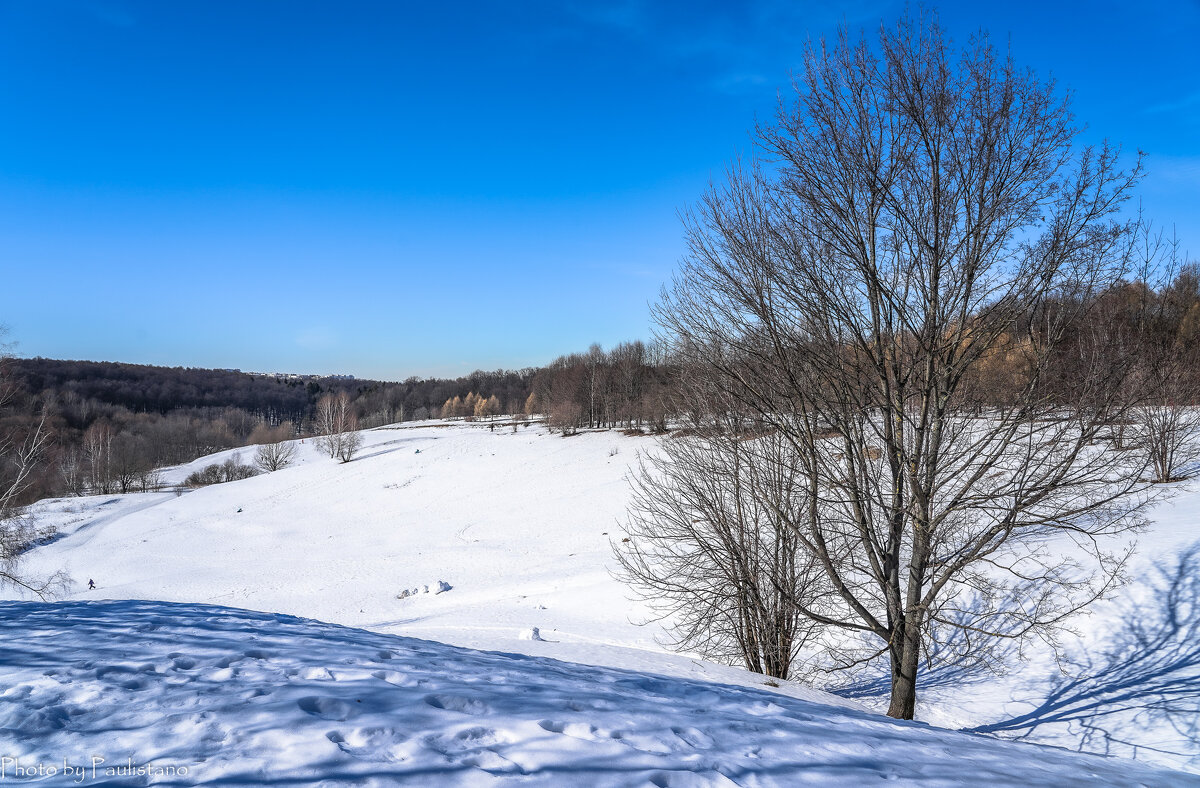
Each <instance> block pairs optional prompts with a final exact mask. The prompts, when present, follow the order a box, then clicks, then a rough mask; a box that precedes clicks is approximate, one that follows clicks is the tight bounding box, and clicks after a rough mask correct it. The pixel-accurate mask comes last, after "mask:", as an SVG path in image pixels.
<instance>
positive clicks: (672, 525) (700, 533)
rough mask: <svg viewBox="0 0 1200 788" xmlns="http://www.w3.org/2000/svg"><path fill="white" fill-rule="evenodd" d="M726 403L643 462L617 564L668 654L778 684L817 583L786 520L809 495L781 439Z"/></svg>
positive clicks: (799, 641) (787, 671)
mask: <svg viewBox="0 0 1200 788" xmlns="http://www.w3.org/2000/svg"><path fill="white" fill-rule="evenodd" d="M692 393H693V394H694V393H696V392H695V391H693V392H692ZM731 405H732V403H728V402H726V403H724V406H722V407H708V408H706V409H705V410H706V411H707V412H708V413H709V414H711V415H710V417H708V418H706V419H704V421H703V423H702V424H699V425H697V426H696V427H693V428H691V429H689V430H685V431H681V433H680V434H679V435H678V436H676V437H670V438H667V439H665V440H664V442H663V444H662V451H661V453H659V454H651V455H650V456H649V457H646V458H643V460H642V462H641V464H640V466H639V469H638V471H637V473H636V474H635V476H634V478H633V482H632V486H633V493H634V495H633V500H634V504H633V508H632V512H631V516H630V519H629V522H628V525H627V527H626V531H627V533H628V539H627V540H624V541H622V542H621V543H619V544H617V545H616V548H617V551H616V552H617V558H618V560H619V561H620V564H621V566H622V569H623V575H624V579H625V580H626V581H627V582H629V583H630V584H631V585H633V586H634V587H635V588H636V589H638V590H639V591H640V592H641V595H642V597H643V598H644V599H645V600H646V601H647V602H649V603H650V605H651V606H652V607H653V608H655V609H657V610H658V611H659V612H660V613H661V614H662V616H663V618H664V620H665V623H666V624H667V625H668V628H669V631H671V632H672V633H673V636H674V645H675V646H677V647H679V648H681V649H684V650H687V651H695V652H698V653H700V654H701V655H703V656H704V657H706V658H708V659H715V660H719V661H722V662H727V663H730V664H736V663H741V664H742V665H744V666H745V667H746V669H747V670H751V671H754V672H756V673H764V674H766V675H768V676H773V677H775V678H781V679H787V678H790V677H791V673H792V665H793V662H794V660H795V659H796V657H797V655H798V654H799V652H800V650H801V649H802V648H803V647H804V646H805V645H807V643H808V640H809V637H810V636H811V635H812V634H813V633H814V631H815V629H816V628H815V627H814V626H813V624H812V622H811V621H810V620H809V619H808V618H807V617H806V616H805V615H804V612H803V607H804V605H805V604H807V605H809V606H811V605H812V604H813V600H814V598H815V597H816V596H817V595H818V593H819V589H820V588H821V587H822V585H821V584H822V581H823V578H822V576H821V573H820V572H819V570H818V569H817V568H816V567H814V566H813V565H812V562H811V560H810V559H809V557H808V556H807V555H806V554H805V553H804V552H803V551H802V550H801V549H800V545H799V542H798V539H799V534H798V531H797V530H796V529H795V528H794V522H793V520H792V519H791V517H790V516H789V513H791V512H797V511H804V510H806V509H807V508H808V505H807V501H806V496H807V495H808V494H809V491H808V489H807V488H806V486H805V485H804V484H803V482H802V480H801V478H800V477H799V476H797V475H796V474H795V473H794V470H793V469H794V458H792V456H791V455H792V453H793V452H794V448H793V447H792V446H791V445H790V444H789V443H788V441H787V440H786V439H785V438H783V437H782V436H781V435H779V434H778V433H775V432H765V433H764V432H760V431H757V430H756V429H755V426H754V425H753V423H752V422H750V421H748V420H747V419H745V418H743V417H742V416H741V415H739V414H738V413H737V411H736V409H735V408H733V407H731Z"/></svg>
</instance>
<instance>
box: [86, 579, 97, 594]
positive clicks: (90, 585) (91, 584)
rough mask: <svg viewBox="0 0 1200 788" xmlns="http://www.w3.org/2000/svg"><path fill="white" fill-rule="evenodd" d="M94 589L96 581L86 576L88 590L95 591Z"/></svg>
mask: <svg viewBox="0 0 1200 788" xmlns="http://www.w3.org/2000/svg"><path fill="white" fill-rule="evenodd" d="M95 590H96V581H95V580H93V579H92V578H90V577H89V578H88V591H95Z"/></svg>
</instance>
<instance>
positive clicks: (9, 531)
mask: <svg viewBox="0 0 1200 788" xmlns="http://www.w3.org/2000/svg"><path fill="white" fill-rule="evenodd" d="M0 335H2V334H0ZM8 359H9V355H8V347H7V346H5V345H0V414H3V413H4V411H5V410H6V409H7V408H8V407H9V405H10V404H11V402H12V400H13V399H14V398H15V395H16V384H15V383H14V381H13V380H12V379H11V377H10V376H9V374H8V364H7V362H8ZM49 413H50V406H49V403H43V405H42V407H41V408H40V411H39V414H38V416H37V417H36V418H35V419H34V421H33V422H32V423H24V422H20V421H18V422H17V423H16V424H13V425H10V424H9V423H8V422H3V424H4V426H3V427H2V428H0V585H5V584H7V585H12V586H16V587H17V588H20V589H23V590H24V591H28V592H30V593H32V594H34V595H36V596H38V597H41V598H46V597H48V596H50V595H51V593H52V592H53V591H54V590H55V589H56V588H57V587H58V586H59V585H60V584H61V583H62V581H63V576H62V574H61V573H57V574H55V575H53V576H51V577H48V578H37V577H31V576H29V575H28V574H26V573H25V572H23V571H22V570H21V566H20V558H21V556H22V555H23V554H24V552H25V551H26V550H28V549H29V548H30V547H31V546H33V545H35V544H36V543H37V542H38V541H40V540H41V539H42V538H44V537H46V536H48V535H49V534H48V533H46V532H45V531H43V530H42V529H39V528H38V527H37V525H36V523H34V521H33V520H32V518H30V517H29V516H28V514H27V513H26V511H25V507H24V506H22V505H21V504H22V495H23V494H24V493H25V492H26V491H27V490H28V489H29V485H30V483H31V482H32V478H33V473H34V471H35V469H36V468H37V467H38V465H39V464H40V463H41V462H43V461H44V460H45V458H46V454H47V452H48V450H49V448H50V443H51V438H52V436H51V431H50V427H49V424H48V420H49Z"/></svg>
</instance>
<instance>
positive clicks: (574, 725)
mask: <svg viewBox="0 0 1200 788" xmlns="http://www.w3.org/2000/svg"><path fill="white" fill-rule="evenodd" d="M538 726H539V727H541V729H542V730H544V731H549V732H550V733H561V734H563V735H565V736H570V737H571V738H574V739H582V740H584V741H596V739H597V738H598V734H599V733H600V730H599V729H598V728H597V727H596V726H594V725H588V724H587V723H585V722H559V721H558V720H541V721H540V722H538Z"/></svg>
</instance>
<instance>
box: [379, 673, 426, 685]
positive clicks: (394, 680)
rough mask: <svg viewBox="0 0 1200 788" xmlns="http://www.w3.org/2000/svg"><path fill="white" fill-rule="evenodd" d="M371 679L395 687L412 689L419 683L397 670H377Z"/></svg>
mask: <svg viewBox="0 0 1200 788" xmlns="http://www.w3.org/2000/svg"><path fill="white" fill-rule="evenodd" d="M371 677H372V678H376V679H379V680H380V681H386V682H387V683H388V684H391V685H392V686H395V687H411V686H413V685H414V684H416V683H417V682H415V681H413V680H412V679H410V678H409V677H408V676H405V675H404V674H403V673H401V672H399V671H396V670H377V671H375V672H374V673H372V674H371Z"/></svg>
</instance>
